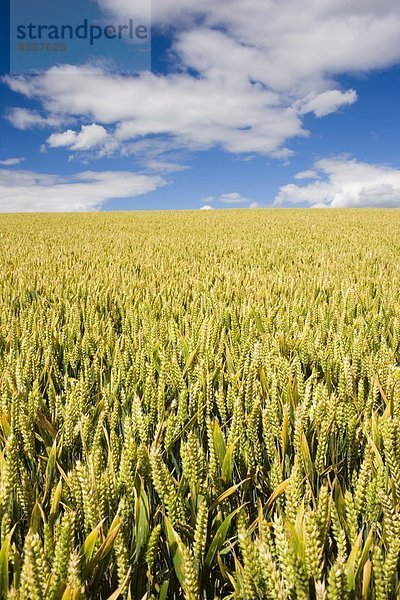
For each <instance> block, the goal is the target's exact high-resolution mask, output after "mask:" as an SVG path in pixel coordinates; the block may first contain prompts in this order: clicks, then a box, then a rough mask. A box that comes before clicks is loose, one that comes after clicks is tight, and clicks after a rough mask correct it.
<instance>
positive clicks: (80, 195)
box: [0, 169, 166, 212]
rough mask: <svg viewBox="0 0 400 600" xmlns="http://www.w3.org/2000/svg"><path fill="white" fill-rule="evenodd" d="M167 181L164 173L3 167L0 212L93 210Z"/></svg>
mask: <svg viewBox="0 0 400 600" xmlns="http://www.w3.org/2000/svg"><path fill="white" fill-rule="evenodd" d="M165 183H166V182H165V180H163V179H162V178H161V177H157V176H154V177H150V176H147V175H141V174H137V173H131V172H124V171H122V172H118V171H103V172H97V171H84V172H80V173H76V174H75V175H72V176H65V177H62V176H59V175H49V174H44V173H35V172H33V171H23V170H9V169H0V212H36V211H38V212H69V211H92V210H97V209H99V208H100V207H101V206H102V205H103V204H104V203H105V202H106V201H107V200H111V199H113V198H133V197H135V196H140V195H142V194H146V193H148V192H151V191H153V190H155V189H157V188H158V187H160V186H162V185H165Z"/></svg>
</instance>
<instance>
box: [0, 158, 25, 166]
mask: <svg viewBox="0 0 400 600" xmlns="http://www.w3.org/2000/svg"><path fill="white" fill-rule="evenodd" d="M24 160H25V158H23V157H19V158H6V159H4V160H0V165H2V166H4V167H15V166H16V165H19V164H21V163H22V162H23V161H24Z"/></svg>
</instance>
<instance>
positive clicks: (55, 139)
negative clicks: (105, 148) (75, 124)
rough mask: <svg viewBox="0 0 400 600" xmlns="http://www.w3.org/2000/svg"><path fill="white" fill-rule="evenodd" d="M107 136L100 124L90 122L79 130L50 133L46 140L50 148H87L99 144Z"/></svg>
mask: <svg viewBox="0 0 400 600" xmlns="http://www.w3.org/2000/svg"><path fill="white" fill-rule="evenodd" d="M107 137H108V133H107V130H106V129H105V128H104V127H103V126H102V125H97V124H96V123H92V124H91V125H83V126H82V127H81V130H80V131H79V132H77V131H74V130H72V129H68V130H67V131H64V132H63V133H52V134H51V136H50V137H49V138H48V139H47V140H46V143H47V145H48V146H49V147H50V148H60V147H64V148H70V149H71V150H89V149H90V148H94V147H95V146H98V145H100V144H101V143H102V142H104V141H105V140H106V139H107Z"/></svg>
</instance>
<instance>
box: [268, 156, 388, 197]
mask: <svg viewBox="0 0 400 600" xmlns="http://www.w3.org/2000/svg"><path fill="white" fill-rule="evenodd" d="M314 167H315V169H316V170H317V171H318V172H319V173H320V174H321V177H323V179H321V180H319V181H314V182H312V183H309V184H308V185H304V186H299V185H295V184H289V185H285V186H282V187H281V188H280V190H279V192H278V194H277V196H276V198H275V203H274V204H275V205H276V206H281V205H287V204H299V205H306V206H311V207H314V208H322V207H324V208H327V207H329V208H345V207H388V208H391V207H392V208H400V169H395V168H393V167H389V166H385V165H374V164H368V163H363V162H358V161H356V160H352V159H346V158H342V157H338V158H330V159H322V160H319V161H317V162H316V163H315V165H314Z"/></svg>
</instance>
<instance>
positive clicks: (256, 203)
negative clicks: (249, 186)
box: [249, 202, 260, 208]
mask: <svg viewBox="0 0 400 600" xmlns="http://www.w3.org/2000/svg"><path fill="white" fill-rule="evenodd" d="M259 207H260V205H259V204H258V202H250V204H249V208H259Z"/></svg>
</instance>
